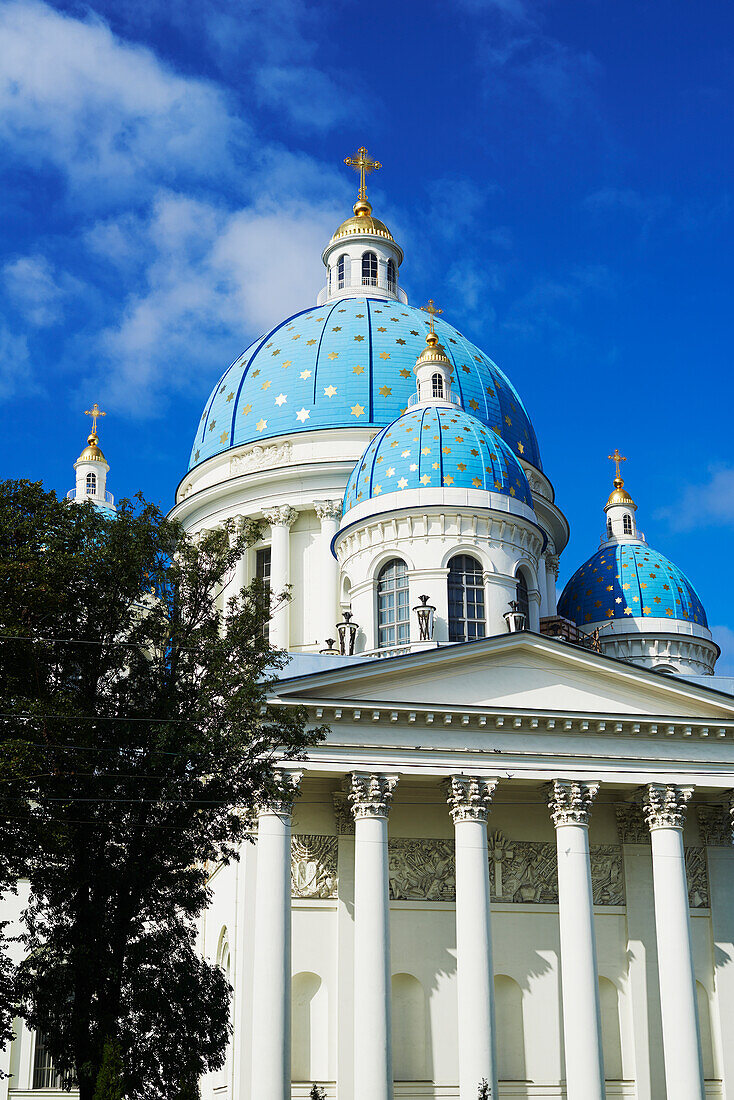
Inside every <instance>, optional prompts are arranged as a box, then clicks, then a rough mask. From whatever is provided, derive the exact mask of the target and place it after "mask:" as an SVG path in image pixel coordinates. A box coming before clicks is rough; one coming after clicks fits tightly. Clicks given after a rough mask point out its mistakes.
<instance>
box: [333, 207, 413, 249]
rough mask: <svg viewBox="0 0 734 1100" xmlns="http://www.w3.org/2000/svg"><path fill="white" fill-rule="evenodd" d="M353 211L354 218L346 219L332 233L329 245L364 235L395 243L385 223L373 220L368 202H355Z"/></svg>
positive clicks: (376, 219) (377, 219)
mask: <svg viewBox="0 0 734 1100" xmlns="http://www.w3.org/2000/svg"><path fill="white" fill-rule="evenodd" d="M353 210H354V217H353V218H347V220H346V221H345V222H342V223H341V225H340V226H339V228H338V229H337V230H336V231H335V232H334V235H333V236H332V238H331V240H330V241H329V244H334V243H335V242H336V241H341V240H344V238H345V237H355V236H364V235H368V236H370V237H383V238H384V239H385V240H388V241H392V242H393V243H395V238H394V237H393V235H392V233H391V232H390V230H389V229H388V228H387V226H386V225H385V223H384V222H381V221H380V220H379V218H373V216H372V206H371V204H370V203H369V202H366V201H365V202H364V203H359V202H355V204H354V207H353ZM396 247H397V246H396Z"/></svg>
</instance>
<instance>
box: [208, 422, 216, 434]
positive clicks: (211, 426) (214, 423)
mask: <svg viewBox="0 0 734 1100" xmlns="http://www.w3.org/2000/svg"><path fill="white" fill-rule="evenodd" d="M216 423H217V422H216V420H212V422H211V424H210V425H209V431H210V432H213V431H214V428H215V426H216Z"/></svg>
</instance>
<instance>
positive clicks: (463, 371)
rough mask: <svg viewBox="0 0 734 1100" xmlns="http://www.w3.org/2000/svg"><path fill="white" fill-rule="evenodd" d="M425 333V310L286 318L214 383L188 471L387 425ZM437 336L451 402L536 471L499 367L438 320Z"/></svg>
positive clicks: (366, 307) (343, 305) (347, 308)
mask: <svg viewBox="0 0 734 1100" xmlns="http://www.w3.org/2000/svg"><path fill="white" fill-rule="evenodd" d="M427 328H428V318H427V317H426V314H425V313H423V312H422V311H421V310H420V309H416V308H414V307H412V306H406V305H402V304H401V303H400V302H390V301H387V302H386V301H384V300H383V299H374V298H342V299H339V300H337V301H335V302H331V303H329V304H328V305H326V306H321V308H316V307H314V308H312V309H306V310H303V312H301V313H296V314H294V315H293V316H292V317H289V318H287V319H286V320H285V321H283V322H282V323H281V324H280V325H277V326H276V327H275V328H274V329H272V330H271V331H270V332H268V333H266V335H265V336H263V337H261V338H260V339H259V340H256V341H255V342H254V343H253V344H251V345H250V347H249V348H248V349H247V350H246V351H245V352H244V354H243V355H241V356H240V357H239V359H237V360H236V361H235V362H234V363H233V364H232V366H231V367H230V368H229V369H228V370H227V371H226V372H225V373H224V375H223V376H222V377H221V378H220V380H219V382H217V385H216V386H215V387H214V390H213V391H212V394H211V396H210V398H209V400H208V401H207V403H206V407H205V409H204V412H203V413H202V417H201V421H200V424H199V427H198V428H197V431H196V438H195V439H194V445H193V447H192V449H191V460H190V462H189V469H191V468H192V467H194V466H196V465H198V464H199V463H200V462H204V461H206V459H208V458H211V457H212V456H213V455H217V454H220V453H221V452H223V451H227V450H229V449H230V448H231V447H237V446H239V445H240V444H243V443H253V442H260V441H261V440H263V439H269V438H272V437H273V436H278V435H284V434H288V433H292V432H302V431H309V430H310V431H314V430H319V429H324V428H343V427H352V426H353V425H355V424H356V425H360V426H362V427H370V426H372V427H377V428H381V427H384V426H386V425H387V424H391V423H392V421H393V420H395V419H396V418H397V417H398V416H400V414H401V413H402V412H404V411H405V409H406V406H407V404H408V399H409V398H410V396H411V395H412V394H413V393H414V392H415V376H414V374H413V367H414V365H415V361H416V359H417V357H418V355H419V354H420V352H421V351H422V350H423V348H424V347H425V335H426V330H427ZM436 331H437V333H438V336H439V338H440V340H441V343H442V344H443V346H444V347H445V349H446V352H447V354H448V356H449V358H450V359H451V361H452V363H453V364H454V383H453V385H454V392H456V393H457V394H458V395H459V396H460V397H461V399H462V402H463V404H464V407H465V408H466V409H467V410H471V411H472V412H473V413H474V414H475V415H476V416H477V417H478V418H479V419H480V421H482V423H484V424H485V425H486V426H487V427H489V428H497V429H499V431H500V432H501V434H502V438H503V439H504V440H505V441H506V442H507V443H508V445H509V447H510V448H511V450H512V452H513V453H514V454H515V455H518V456H521V457H522V458H524V459H526V460H527V461H528V462H530V463H532V465H533V466H536V467H538V469H540V468H541V462H540V453H539V451H538V443H537V440H536V438H535V432H534V431H533V426H532V424H531V423H530V418H529V416H528V414H527V412H526V411H525V407H524V405H523V403H522V401H521V400H520V398H519V396H518V394H517V391H516V390H515V389H514V387H513V386H512V385H511V383H510V382H509V381H508V379H507V378H506V377H505V375H504V374H503V373H502V371H501V370H500V369H499V367H497V366H496V365H495V364H494V363H493V362H492V361H491V359H488V358H487V356H486V355H485V354H484V353H483V352H482V351H480V350H479V348H477V347H475V346H474V344H472V343H470V341H469V340H466V339H465V338H464V337H463V336H462V335H461V333H459V332H457V330H456V329H455V328H453V327H452V326H451V325H449V324H447V323H446V322H445V321H441V320H438V319H437V320H436Z"/></svg>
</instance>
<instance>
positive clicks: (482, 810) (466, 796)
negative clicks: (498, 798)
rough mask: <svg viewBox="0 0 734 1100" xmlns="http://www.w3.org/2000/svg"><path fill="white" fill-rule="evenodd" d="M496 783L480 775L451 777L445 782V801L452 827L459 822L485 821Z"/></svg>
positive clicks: (494, 780) (496, 781) (495, 780)
mask: <svg viewBox="0 0 734 1100" xmlns="http://www.w3.org/2000/svg"><path fill="white" fill-rule="evenodd" d="M498 782H499V780H498V779H485V778H483V777H482V776H480V775H452V776H451V778H450V779H449V780H447V782H446V800H447V802H448V804H449V811H450V813H451V818H452V820H453V822H454V825H456V823H457V822H459V821H486V820H487V818H488V816H489V810H490V805H491V802H492V796H493V794H494V792H495V789H496V787H497V784H498Z"/></svg>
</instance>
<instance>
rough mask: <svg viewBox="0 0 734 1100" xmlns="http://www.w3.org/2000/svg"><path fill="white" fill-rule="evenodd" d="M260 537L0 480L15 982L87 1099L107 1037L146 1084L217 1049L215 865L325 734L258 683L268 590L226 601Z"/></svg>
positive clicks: (139, 1088) (1, 673)
mask: <svg viewBox="0 0 734 1100" xmlns="http://www.w3.org/2000/svg"><path fill="white" fill-rule="evenodd" d="M258 534H259V531H258V528H257V525H255V524H252V523H246V524H244V525H243V526H241V527H239V528H237V529H236V530H235V529H234V528H233V527H231V526H229V527H224V528H222V529H220V530H218V531H214V532H209V533H207V534H206V535H204V536H203V537H201V538H200V539H197V540H192V539H191V538H189V537H187V536H186V535H185V534H184V532H183V531H182V530H181V528H180V527H179V526H178V525H176V524H175V523H172V522H170V521H169V520H167V519H166V518H165V517H164V516H163V515H162V514H161V513H160V512H159V511H158V510H157V509H156V508H154V507H153V506H152V505H150V504H146V503H145V502H143V501H142V500H138V501H137V502H135V503H130V502H126V501H123V502H122V503H121V505H120V507H119V510H118V512H117V514H116V515H115V516H113V517H110V516H109V515H108V514H106V513H105V512H103V511H102V510H100V509H96V508H95V507H94V506H93V505H92V504H90V503H85V504H83V505H77V504H67V503H66V502H65V501H58V500H57V499H56V497H55V496H54V495H53V494H52V493H45V492H44V491H43V490H42V488H41V486H40V485H36V484H31V483H28V482H5V483H0V647H1V649H0V657H1V658H2V660H0V704H1V705H0V767H2V766H7V767H8V768H10V769H12V770H13V774H14V777H15V778H14V781H13V782H12V783H10V784H9V785H8V786H9V789H10V790H11V792H12V793H11V795H10V796H9V797H10V799H11V802H10V805H11V807H12V808H13V815H14V819H15V820H16V821H18V822H21V824H23V825H25V826H26V827H27V829H28V832H29V833H30V834H31V835H34V836H35V837H36V838H37V840H36V843H35V845H34V848H33V853H32V855H31V856H30V857H29V854H28V852H26V851H24V850H23V845H22V844H20V842H19V841H18V840H17V838H16V848H15V849H14V850H17V858H15V857H14V858H13V860H11V861H10V862H11V863H13V864H14V865H15V866H17V864H18V862H25V863H26V865H27V874H28V876H29V878H30V882H31V901H30V904H29V906H28V909H27V912H26V914H25V931H24V936H23V940H24V947H25V960H24V962H23V963H22V964H21V965H20V967H19V968H18V972H17V975H16V982H17V996H18V998H19V1001H20V1010H21V1012H22V1014H23V1015H24V1017H25V1019H26V1020H27V1021H28V1023H29V1025H30V1026H31V1027H33V1028H37V1029H39V1030H41V1031H43V1032H45V1033H46V1035H47V1042H48V1048H49V1051H50V1053H51V1055H52V1058H53V1060H54V1065H55V1067H56V1069H57V1070H58V1071H59V1072H61V1073H62V1074H73V1076H74V1077H75V1079H76V1081H77V1082H78V1087H79V1090H80V1094H81V1100H92V1098H93V1096H94V1090H95V1086H97V1085H98V1082H99V1080H100V1072H101V1070H102V1067H103V1065H109V1060H110V1058H111V1057H112V1053H110V1052H117V1053H116V1054H115V1058H116V1057H117V1055H118V1054H119V1058H120V1061H121V1065H122V1081H123V1091H124V1094H125V1095H127V1096H135V1097H136V1098H140V1100H158V1098H162V1097H164V1096H166V1097H167V1096H169V1095H170V1094H171V1093H174V1094H178V1093H182V1095H187V1096H188V1095H190V1093H191V1089H192V1088H194V1089H195V1088H196V1081H197V1080H198V1077H199V1076H200V1075H201V1074H202V1073H203V1072H205V1071H206V1070H211V1069H215V1068H217V1067H219V1066H221V1065H222V1064H223V1061H224V1056H225V1051H226V1044H227V1041H228V1034H229V1026H230V1025H229V992H230V991H229V988H228V986H227V983H226V980H225V978H224V975H223V973H222V972H221V970H220V969H219V968H218V967H215V966H212V965H210V964H209V963H208V962H206V961H205V960H203V959H202V958H201V957H200V955H199V954H198V953H197V950H196V942H195V922H196V918H197V917H198V915H199V914H200V913H201V912H202V910H203V909H204V907H205V906H206V904H207V901H208V896H209V893H208V885H207V882H208V876H209V873H210V871H211V869H212V868H213V867H214V866H216V865H218V864H220V863H222V862H226V861H229V860H231V859H236V858H237V854H238V850H239V848H240V846H241V844H242V843H243V842H244V841H245V840H246V838H247V836H248V833H249V832H250V830H251V829H252V825H253V819H254V807H255V805H256V803H257V802H258V801H260V800H261V799H267V798H277V797H279V796H282V795H283V778H282V773H281V772H280V771H279V770H278V769H277V768H276V767H275V765H276V764H277V763H280V762H284V761H288V760H293V759H298V758H300V757H301V756H302V755H303V752H304V750H305V749H306V748H307V747H308V745H309V744H312V743H314V741H315V740H318V738H319V737H320V736H321V731H315V732H310V731H308V730H307V729H306V723H305V714H304V712H303V711H302V710H300V709H298V708H282V707H276V706H274V705H271V704H270V703H269V702H268V692H269V688H270V686H271V685H272V682H273V678H274V676H275V674H276V673H277V671H278V669H279V668H281V667H282V665H283V663H284V661H285V655H284V654H282V653H278V652H276V651H274V650H273V649H272V648H271V647H270V646H269V644H268V642H267V639H266V637H264V634H263V614H264V611H263V608H264V604H265V603H266V602H267V601H266V600H265V599H264V593H263V592H262V589H261V588H259V587H258V585H257V584H253V585H252V586H250V587H248V588H246V589H245V590H244V591H243V592H242V593H241V594H239V595H238V596H237V597H234V598H232V599H231V600H226V601H225V600H224V597H225V596H226V585H227V582H228V580H229V579H230V578H231V576H232V573H233V570H234V566H235V563H236V561H237V560H238V559H239V558H240V556H241V555H242V554H243V553H245V552H246V550H247V548H248V546H250V545H251V543H252V542H253V540H254V539H255V538H256V537H258ZM225 602H226V607H223V603H225ZM29 755H30V759H31V761H32V767H31V768H29V767H28V766H27V764H28V757H29ZM21 758H22V763H23V764H25V765H26V766H20V765H21ZM3 761H4V762H5V765H3V763H2V762H3ZM8 840H9V842H10V843H11V846H12V844H13V836H12V831H11V835H10V836H9V837H8ZM110 1044H112V1046H110ZM106 1050H107V1051H108V1054H107V1055H106V1054H105V1051H106ZM105 1059H107V1061H105ZM115 1064H116V1063H115ZM111 1074H112V1071H111V1070H110V1074H109V1075H111ZM111 1079H112V1078H111V1076H110V1080H111ZM105 1087H107V1086H105ZM109 1087H110V1088H111V1087H112V1086H111V1085H110V1086H109Z"/></svg>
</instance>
